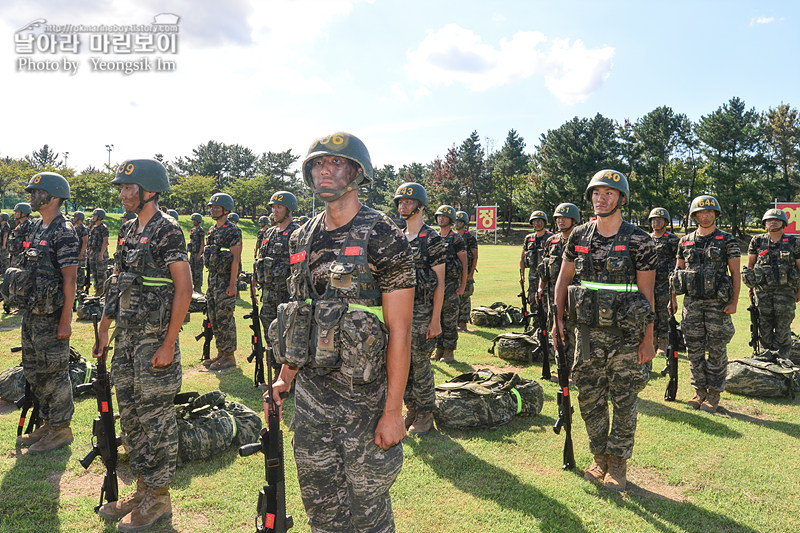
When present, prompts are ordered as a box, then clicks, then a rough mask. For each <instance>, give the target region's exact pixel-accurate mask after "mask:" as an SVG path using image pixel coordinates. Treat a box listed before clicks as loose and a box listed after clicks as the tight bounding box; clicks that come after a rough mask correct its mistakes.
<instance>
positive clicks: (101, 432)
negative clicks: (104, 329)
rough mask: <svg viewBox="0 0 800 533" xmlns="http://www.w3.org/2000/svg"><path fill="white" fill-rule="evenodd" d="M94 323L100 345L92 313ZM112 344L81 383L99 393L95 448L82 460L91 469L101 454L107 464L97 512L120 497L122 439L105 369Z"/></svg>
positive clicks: (95, 339)
mask: <svg viewBox="0 0 800 533" xmlns="http://www.w3.org/2000/svg"><path fill="white" fill-rule="evenodd" d="M92 322H93V323H94V342H95V345H96V346H99V345H100V337H99V335H98V333H97V315H96V314H95V315H92ZM108 351H109V347H108V346H106V347H104V348H103V354H102V355H101V356H100V357H98V359H97V373H96V374H95V378H94V379H93V380H92V381H91V383H85V384H81V385H78V391H79V392H81V391H83V390H88V389H93V390H94V393H95V395H96V396H97V412H98V414H99V416H98V417H97V418H95V419H94V420H93V421H92V451H90V452H89V453H88V454H87V455H86V457H84V458H83V459H81V460H80V463H81V466H82V467H83V468H89V466H90V465H91V464H92V462H93V461H94V460H95V458H96V457H100V460H101V461H102V462H103V465H104V466H105V467H106V475H105V478H104V479H103V486H102V487H100V503H98V504H97V505H95V507H94V511H95V512H97V511H98V510H99V509H100V507H102V506H103V503H104V500H105V501H106V502H115V501H117V499H118V497H119V490H118V486H117V446H119V444H120V440H121V439H120V438H119V437H117V428H116V424H115V422H114V403H113V397H112V395H111V375H110V374H109V373H108V371H107V370H106V360H107V359H108Z"/></svg>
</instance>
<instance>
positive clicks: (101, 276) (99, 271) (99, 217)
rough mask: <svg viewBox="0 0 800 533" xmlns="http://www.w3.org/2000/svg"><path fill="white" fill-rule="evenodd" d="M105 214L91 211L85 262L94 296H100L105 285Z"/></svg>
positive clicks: (106, 259)
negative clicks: (92, 284) (90, 225)
mask: <svg viewBox="0 0 800 533" xmlns="http://www.w3.org/2000/svg"><path fill="white" fill-rule="evenodd" d="M105 218H106V212H105V210H103V209H100V208H97V209H95V210H94V211H92V227H91V228H90V229H89V243H88V251H87V253H88V256H87V261H88V265H89V274H90V275H91V276H92V278H93V279H92V283H94V295H95V296H100V295H101V294H102V292H103V286H104V285H105V283H106V278H107V277H108V275H107V274H106V270H108V226H106V225H105V223H104V222H103V219H105Z"/></svg>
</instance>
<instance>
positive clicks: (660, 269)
mask: <svg viewBox="0 0 800 533" xmlns="http://www.w3.org/2000/svg"><path fill="white" fill-rule="evenodd" d="M650 236H651V237H652V238H653V242H655V243H656V253H657V254H658V264H657V265H656V282H655V285H654V286H653V303H654V304H655V308H654V309H653V312H655V314H656V318H655V321H654V322H653V341H654V344H655V346H654V348H655V349H656V350H660V351H661V353H663V354H665V355H666V353H667V344H668V340H667V336H668V335H669V324H668V320H669V316H670V313H669V311H668V310H667V304H669V301H670V299H671V298H672V292H671V291H670V288H669V275H670V273H672V271H673V270H675V254H677V253H678V236H677V235H675V234H674V233H670V232H668V231H665V232H664V235H662V236H661V237H658V238H656V237H655V235H654V233H651V234H650ZM645 365H647V372H648V373H649V372H650V370H651V369H652V368H653V362H652V361H648V362H647V363H645Z"/></svg>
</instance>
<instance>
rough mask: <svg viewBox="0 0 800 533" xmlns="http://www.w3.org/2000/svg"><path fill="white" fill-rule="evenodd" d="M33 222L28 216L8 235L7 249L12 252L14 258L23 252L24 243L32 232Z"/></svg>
mask: <svg viewBox="0 0 800 533" xmlns="http://www.w3.org/2000/svg"><path fill="white" fill-rule="evenodd" d="M32 224H33V223H32V222H31V219H30V218H26V219H25V221H24V222H22V223H21V224H19V225H18V226H17V227H16V228H14V229H13V230H11V233H9V235H8V239H7V240H6V249H7V250H8V253H9V254H11V257H12V258H14V257H16V256H18V255H19V254H21V253H22V252H23V250H24V248H23V247H22V244H23V243H24V242H25V240H26V239H27V238H28V234H29V233H30V230H31V226H32Z"/></svg>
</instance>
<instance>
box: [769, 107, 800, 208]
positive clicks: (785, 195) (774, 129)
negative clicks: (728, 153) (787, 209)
mask: <svg viewBox="0 0 800 533" xmlns="http://www.w3.org/2000/svg"><path fill="white" fill-rule="evenodd" d="M764 135H765V136H766V148H767V157H768V158H769V160H770V167H772V168H774V169H775V171H776V173H777V176H776V180H775V186H774V187H773V188H772V190H773V191H774V195H775V196H776V197H777V198H779V199H781V200H791V199H793V198H794V197H795V196H796V195H797V193H798V191H799V190H800V183H799V182H800V176H799V175H798V171H800V169H799V168H798V156H800V117H798V112H797V109H795V108H791V107H789V104H781V105H779V106H778V107H777V108H770V109H769V111H767V112H766V114H765V115H764Z"/></svg>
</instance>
